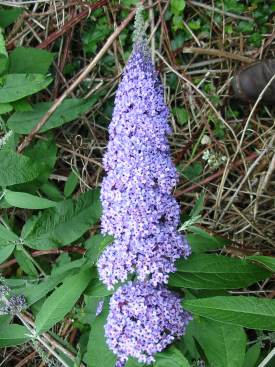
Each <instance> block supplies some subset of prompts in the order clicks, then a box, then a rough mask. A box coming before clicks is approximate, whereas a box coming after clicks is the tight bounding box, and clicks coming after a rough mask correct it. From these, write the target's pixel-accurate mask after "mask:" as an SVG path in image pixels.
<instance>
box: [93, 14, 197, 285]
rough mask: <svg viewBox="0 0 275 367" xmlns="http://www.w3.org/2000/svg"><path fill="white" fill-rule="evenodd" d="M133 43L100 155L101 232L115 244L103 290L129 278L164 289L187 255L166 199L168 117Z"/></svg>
mask: <svg viewBox="0 0 275 367" xmlns="http://www.w3.org/2000/svg"><path fill="white" fill-rule="evenodd" d="M138 20H139V18H138ZM139 28H141V27H140V26H139ZM135 40H136V42H135V43H134V49H133V53H132V55H131V57H130V59H129V61H128V64H127V66H126V68H125V71H124V75H123V78H122V81H121V83H120V85H119V87H118V90H117V93H116V98H115V108H114V112H113V117H112V121H111V123H110V127H109V137H110V141H109V143H108V147H107V152H106V154H105V156H104V168H105V171H106V172H107V176H106V177H105V178H104V179H103V182H102V188H101V201H102V205H103V216H102V222H101V223H102V231H103V233H108V234H111V235H113V236H114V238H115V241H114V243H113V244H112V245H111V246H109V247H108V248H107V249H106V250H105V251H104V253H103V254H102V255H101V257H100V259H99V261H98V270H99V274H100V278H101V280H102V281H103V282H104V283H105V284H106V286H107V287H108V288H109V289H112V288H113V286H114V285H115V284H116V283H117V282H119V281H122V282H123V281H125V280H126V279H127V277H128V275H129V274H131V273H135V274H137V277H138V279H139V280H146V279H150V280H151V281H152V283H153V284H154V285H157V284H159V283H166V282H167V281H168V275H169V273H170V272H174V271H175V270H176V268H175V261H176V260H177V259H178V258H179V257H182V256H183V257H187V256H188V255H189V254H190V248H189V246H188V243H187V242H186V240H185V238H184V237H183V236H182V235H180V234H179V233H178V231H177V227H178V224H179V217H180V210H179V206H178V204H177V202H176V200H175V199H174V198H173V196H172V194H171V192H172V190H173V187H174V186H175V184H176V182H177V177H178V176H177V172H176V168H175V166H174V164H173V162H172V161H171V157H170V148H169V144H168V140H167V136H168V135H169V134H170V133H171V129H170V127H169V124H168V115H169V111H168V108H167V106H166V105H165V102H164V97H163V88H162V85H161V83H160V80H159V78H158V75H157V73H156V71H155V69H154V66H153V64H152V61H151V58H150V56H149V55H150V53H149V50H148V48H147V46H146V44H145V41H144V39H143V36H142V37H138V36H137V35H136V36H135Z"/></svg>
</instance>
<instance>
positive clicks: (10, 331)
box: [0, 324, 31, 348]
mask: <svg viewBox="0 0 275 367" xmlns="http://www.w3.org/2000/svg"><path fill="white" fill-rule="evenodd" d="M29 333H30V332H29V331H28V329H26V328H25V326H21V325H17V324H11V325H1V328H0V347H1V348H3V347H12V346H15V345H20V344H24V343H26V342H27V341H28V340H30V339H31V338H30V336H28V335H29Z"/></svg>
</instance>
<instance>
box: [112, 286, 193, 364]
mask: <svg viewBox="0 0 275 367" xmlns="http://www.w3.org/2000/svg"><path fill="white" fill-rule="evenodd" d="M191 319H192V317H191V316H190V314H189V313H187V312H186V311H184V310H183V309H182V307H181V304H180V298H179V296H178V295H177V294H175V293H173V292H171V291H169V290H168V289H167V288H166V287H164V286H162V285H159V286H158V287H154V286H153V285H152V284H151V282H139V281H138V282H135V283H132V282H129V283H127V284H126V285H124V286H122V287H121V288H119V289H118V290H117V291H116V292H115V293H114V295H113V296H112V298H111V301H110V312H109V315H108V318H107V323H106V325H105V336H106V340H107V344H108V345H109V348H110V349H111V350H112V351H113V352H114V353H115V354H116V355H117V356H118V362H117V367H118V366H120V367H123V366H124V365H125V364H126V362H127V359H128V357H130V356H131V357H134V358H137V359H138V361H139V362H140V363H146V364H150V363H152V362H154V357H153V355H154V354H155V353H157V352H160V351H162V350H163V349H164V348H166V346H168V345H169V344H170V343H172V342H173V341H174V340H175V339H177V338H179V337H180V336H182V335H183V334H184V332H185V328H186V325H187V324H188V322H189V321H190V320H191Z"/></svg>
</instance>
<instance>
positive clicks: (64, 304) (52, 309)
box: [35, 269, 91, 334]
mask: <svg viewBox="0 0 275 367" xmlns="http://www.w3.org/2000/svg"><path fill="white" fill-rule="evenodd" d="M90 279H91V270H90V269H85V270H83V271H81V272H79V273H77V274H76V275H73V276H70V277H67V278H66V279H65V280H64V282H63V283H62V285H61V286H60V287H58V288H57V289H56V290H55V291H54V292H53V293H52V294H51V295H50V296H49V297H48V298H47V299H46V301H45V302H44V303H43V305H42V307H41V309H40V311H39V312H38V314H37V317H36V322H35V326H36V331H37V333H39V334H40V333H42V332H44V331H47V330H49V329H50V328H51V327H52V326H53V325H55V324H56V323H57V322H59V321H60V320H62V319H63V318H64V317H65V315H66V314H67V313H68V312H70V311H71V309H72V308H73V306H74V305H75V303H76V302H77V300H78V299H79V297H80V296H81V294H82V293H83V292H84V290H85V288H86V287H87V285H88V283H89V281H90Z"/></svg>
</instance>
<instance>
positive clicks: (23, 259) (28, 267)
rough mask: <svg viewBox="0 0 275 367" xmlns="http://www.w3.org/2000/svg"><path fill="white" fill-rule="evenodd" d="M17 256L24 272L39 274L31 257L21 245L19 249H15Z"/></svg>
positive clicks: (33, 274)
mask: <svg viewBox="0 0 275 367" xmlns="http://www.w3.org/2000/svg"><path fill="white" fill-rule="evenodd" d="M14 255H15V258H16V260H17V262H18V264H19V265H20V268H21V269H22V270H23V271H24V273H26V274H28V275H31V276H34V277H36V276H37V275H38V273H37V270H36V268H35V266H34V265H33V263H32V261H31V260H30V258H29V257H28V256H27V255H26V254H25V253H24V251H22V250H21V249H20V247H17V249H16V250H15V251H14Z"/></svg>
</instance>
